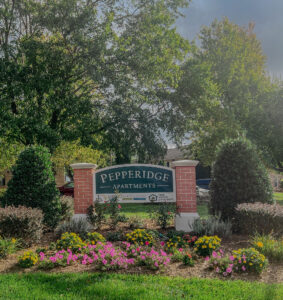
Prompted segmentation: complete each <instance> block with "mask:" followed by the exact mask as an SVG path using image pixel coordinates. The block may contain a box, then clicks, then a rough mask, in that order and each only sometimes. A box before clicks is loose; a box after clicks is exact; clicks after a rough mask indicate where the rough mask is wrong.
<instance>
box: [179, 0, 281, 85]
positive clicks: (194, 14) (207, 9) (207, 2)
mask: <svg viewBox="0 0 283 300" xmlns="http://www.w3.org/2000/svg"><path fill="white" fill-rule="evenodd" d="M182 13H183V14H184V15H185V17H184V18H180V19H179V20H178V21H177V23H176V25H177V30H178V31H179V33H181V34H182V35H183V36H184V37H185V38H187V39H189V40H192V39H194V38H195V37H196V35H197V34H198V33H199V31H200V29H201V26H203V25H210V24H211V22H212V21H213V20H214V19H215V18H217V19H219V20H221V19H222V18H223V17H228V18H229V20H230V21H232V22H234V23H236V24H238V25H241V26H247V25H248V24H249V22H251V21H252V22H254V23H255V29H254V32H255V33H256V35H257V38H258V39H259V40H260V41H261V43H262V48H263V52H264V54H265V55H266V56H267V65H266V66H267V71H268V72H269V73H270V75H272V76H275V77H280V78H281V79H283V0H192V2H191V4H190V5H189V7H188V8H186V9H183V11H182Z"/></svg>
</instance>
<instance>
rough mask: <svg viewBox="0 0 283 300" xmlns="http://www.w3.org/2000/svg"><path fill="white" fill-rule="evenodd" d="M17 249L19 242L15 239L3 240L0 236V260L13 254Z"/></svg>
mask: <svg viewBox="0 0 283 300" xmlns="http://www.w3.org/2000/svg"><path fill="white" fill-rule="evenodd" d="M18 248H19V241H18V240H17V239H14V238H12V239H7V238H6V239H5V238H4V239H3V238H1V236H0V259H1V258H5V257H6V256H7V255H8V254H11V253H14V252H16V251H17V249H18Z"/></svg>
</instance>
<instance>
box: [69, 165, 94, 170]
mask: <svg viewBox="0 0 283 300" xmlns="http://www.w3.org/2000/svg"><path fill="white" fill-rule="evenodd" d="M71 168H73V169H74V170H75V169H96V168H97V165H95V164H89V163H77V164H71Z"/></svg>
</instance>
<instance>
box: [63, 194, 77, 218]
mask: <svg viewBox="0 0 283 300" xmlns="http://www.w3.org/2000/svg"><path fill="white" fill-rule="evenodd" d="M60 202H61V220H62V221H70V220H71V218H72V216H73V215H74V198H73V197H71V196H65V195H64V196H60Z"/></svg>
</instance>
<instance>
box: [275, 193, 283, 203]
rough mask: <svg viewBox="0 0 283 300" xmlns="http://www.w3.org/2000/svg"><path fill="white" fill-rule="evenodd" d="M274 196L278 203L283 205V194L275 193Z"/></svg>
mask: <svg viewBox="0 0 283 300" xmlns="http://www.w3.org/2000/svg"><path fill="white" fill-rule="evenodd" d="M273 195H274V199H275V200H276V202H277V203H279V204H281V205H283V193H274V194H273Z"/></svg>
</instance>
